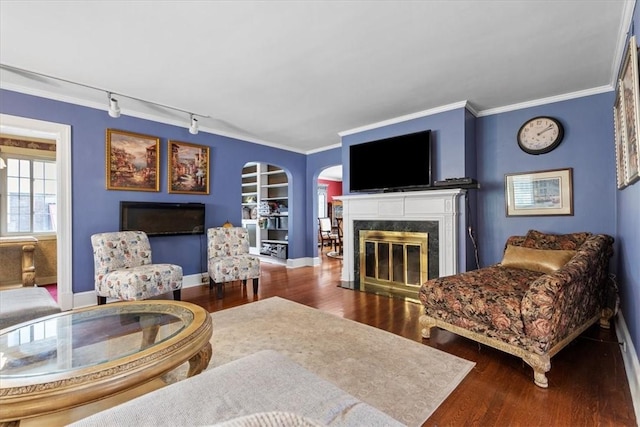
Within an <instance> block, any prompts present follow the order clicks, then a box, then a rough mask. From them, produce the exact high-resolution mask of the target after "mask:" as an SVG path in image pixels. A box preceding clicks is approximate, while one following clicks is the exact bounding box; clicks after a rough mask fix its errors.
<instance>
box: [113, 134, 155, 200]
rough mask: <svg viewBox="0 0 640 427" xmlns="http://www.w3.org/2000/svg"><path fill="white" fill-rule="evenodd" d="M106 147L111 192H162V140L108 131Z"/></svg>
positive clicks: (148, 136)
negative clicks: (160, 171) (159, 171)
mask: <svg viewBox="0 0 640 427" xmlns="http://www.w3.org/2000/svg"><path fill="white" fill-rule="evenodd" d="M106 145H107V153H106V173H107V177H106V179H107V190H132V191H159V190H160V181H159V179H158V169H159V159H158V150H159V148H160V138H158V137H155V136H150V135H143V134H139V133H133V132H126V131H122V130H115V129H107V144H106Z"/></svg>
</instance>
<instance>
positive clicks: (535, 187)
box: [505, 168, 573, 216]
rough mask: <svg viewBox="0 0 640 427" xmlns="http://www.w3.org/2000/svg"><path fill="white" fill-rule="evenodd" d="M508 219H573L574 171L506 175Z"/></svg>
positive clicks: (563, 170)
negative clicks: (524, 217) (556, 216)
mask: <svg viewBox="0 0 640 427" xmlns="http://www.w3.org/2000/svg"><path fill="white" fill-rule="evenodd" d="M505 200H506V208H507V216H533V215H573V169H572V168H568V169H556V170H547V171H539V172H524V173H513V174H507V175H505Z"/></svg>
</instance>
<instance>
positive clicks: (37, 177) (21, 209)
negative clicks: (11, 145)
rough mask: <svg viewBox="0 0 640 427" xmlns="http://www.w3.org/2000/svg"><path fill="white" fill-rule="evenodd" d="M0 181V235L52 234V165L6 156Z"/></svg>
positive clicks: (53, 223)
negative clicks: (0, 228) (0, 186)
mask: <svg viewBox="0 0 640 427" xmlns="http://www.w3.org/2000/svg"><path fill="white" fill-rule="evenodd" d="M5 162H6V164H7V167H6V169H5V170H4V172H5V175H4V177H3V178H4V179H3V180H2V181H1V182H2V195H3V198H2V220H3V221H2V234H3V235H19V234H37V233H55V232H56V223H55V220H56V217H55V213H56V209H55V208H56V199H57V194H56V188H57V186H56V162H55V160H46V159H39V158H35V157H27V156H17V155H16V156H14V155H11V154H8V155H6V157H5Z"/></svg>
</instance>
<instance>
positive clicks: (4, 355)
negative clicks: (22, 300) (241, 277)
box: [0, 300, 212, 425]
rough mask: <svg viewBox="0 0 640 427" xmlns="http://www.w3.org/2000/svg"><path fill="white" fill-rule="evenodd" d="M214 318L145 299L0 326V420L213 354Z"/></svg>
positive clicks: (194, 367) (71, 402) (96, 396)
mask: <svg viewBox="0 0 640 427" xmlns="http://www.w3.org/2000/svg"><path fill="white" fill-rule="evenodd" d="M211 334H212V323H211V316H210V315H209V313H208V312H207V311H206V310H205V309H203V308H202V307H200V306H197V305H195V304H191V303H186V302H180V301H163V300H147V301H136V302H120V303H112V304H107V305H101V306H94V307H89V308H85V309H80V310H74V311H69V312H64V313H60V314H55V315H52V316H47V317H42V318H39V319H35V320H32V321H29V322H25V323H21V324H18V325H14V326H11V327H9V328H6V329H3V330H1V331H0V425H18V424H19V423H20V420H22V419H26V418H31V417H37V416H41V415H45V414H52V413H56V412H59V411H64V410H66V409H70V408H74V407H77V406H80V405H85V404H87V403H91V402H96V401H98V400H101V399H105V398H108V397H111V396H114V395H116V394H118V393H122V392H125V391H128V390H131V389H133V388H135V387H138V386H140V385H142V384H145V383H148V382H150V381H152V380H154V379H157V378H159V377H160V376H162V375H163V374H165V373H167V372H169V371H171V370H172V369H175V368H176V367H178V366H180V365H181V364H182V363H184V362H186V361H189V371H188V374H187V375H188V376H192V375H196V374H198V373H200V372H202V371H203V370H204V369H205V368H206V367H207V365H208V364H209V360H210V359H211V343H210V341H209V340H210V339H211Z"/></svg>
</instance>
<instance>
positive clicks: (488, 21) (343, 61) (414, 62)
mask: <svg viewBox="0 0 640 427" xmlns="http://www.w3.org/2000/svg"><path fill="white" fill-rule="evenodd" d="M633 5H634V1H633V0H629V1H624V0H603V1H599V0H590V1H577V0H555V1H534V0H519V1H490V0H476V1H463V0H458V1H435V0H434V1H128V2H124V1H85V2H80V1H59V0H58V1H22V2H21V1H7V0H0V62H1V63H2V64H3V65H8V66H12V67H18V68H21V69H26V70H30V71H35V72H37V73H40V74H44V75H48V76H54V77H57V78H61V79H65V80H69V81H73V82H77V83H82V84H84V85H89V86H94V87H98V88H101V89H105V90H109V91H112V92H116V93H119V94H121V95H120V96H118V98H119V100H120V106H121V107H122V110H123V114H129V115H133V116H137V117H145V118H152V119H154V120H159V121H163V122H167V123H174V124H179V125H181V126H182V125H185V126H186V125H187V122H188V115H187V114H185V113H180V112H176V111H172V110H167V109H164V108H161V107H158V106H154V105H149V104H146V103H141V102H138V101H135V100H132V99H128V98H127V97H126V96H122V95H128V96H130V97H135V98H140V99H143V100H147V101H152V102H155V103H159V104H164V105H169V106H173V107H177V108H179V109H182V110H186V111H189V112H194V113H196V114H202V115H210V116H211V118H201V119H200V128H201V130H206V131H211V132H215V133H220V134H223V135H229V136H235V137H239V138H242V139H246V140H249V141H254V142H258V143H264V144H267V145H271V146H276V147H282V148H286V149H289V150H293V151H296V152H301V153H311V152H315V151H319V150H322V149H326V148H329V147H332V146H336V145H338V144H339V143H340V136H339V135H338V133H339V132H344V131H348V130H351V129H355V128H360V127H363V126H367V125H370V124H373V123H377V122H381V121H386V120H389V119H392V118H396V117H400V116H405V115H412V114H415V113H419V112H422V111H425V110H432V109H437V108H441V107H442V106H446V105H450V104H456V103H461V102H463V101H468V103H469V105H470V107H471V108H472V110H474V111H475V112H476V113H478V115H483V114H488V113H491V112H497V111H500V110H501V109H503V110H504V109H507V108H508V109H513V108H518V107H522V106H526V105H532V104H535V103H536V102H538V103H540V100H542V99H547V101H548V98H552V99H556V97H558V99H560V98H562V97H572V96H577V94H586V93H598V92H603V91H606V90H611V88H612V87H613V82H614V81H615V76H616V75H617V64H619V63H620V58H621V57H622V52H623V49H624V40H625V37H626V32H625V29H626V28H628V26H629V23H630V19H631V14H632V12H633ZM0 86H1V87H3V88H5V89H11V90H18V91H21V92H25V93H33V94H38V95H44V96H47V97H51V98H55V99H62V100H65V101H71V102H77V103H80V104H82V105H89V106H93V107H97V108H102V109H105V110H106V107H107V103H106V100H107V98H106V94H105V93H104V92H100V91H96V90H92V89H87V88H86V87H82V86H77V85H70V84H67V83H64V82H61V81H58V80H51V79H47V78H42V77H41V76H34V75H29V74H24V73H16V72H15V71H8V70H6V69H2V70H0Z"/></svg>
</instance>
